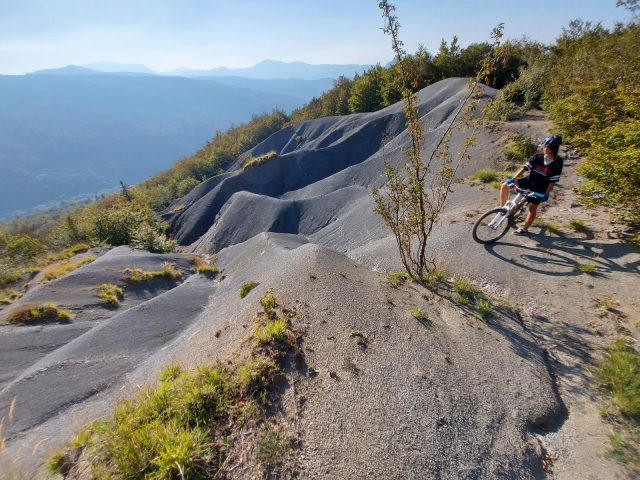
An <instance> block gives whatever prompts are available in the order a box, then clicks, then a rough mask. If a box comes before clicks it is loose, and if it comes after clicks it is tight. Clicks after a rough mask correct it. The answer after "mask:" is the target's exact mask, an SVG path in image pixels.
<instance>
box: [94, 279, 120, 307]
mask: <svg viewBox="0 0 640 480" xmlns="http://www.w3.org/2000/svg"><path fill="white" fill-rule="evenodd" d="M98 298H99V299H101V300H102V301H103V302H104V303H106V304H107V305H110V306H116V305H119V304H120V302H121V301H122V299H123V298H124V289H123V288H122V287H120V286H118V285H115V284H113V283H103V284H102V285H99V286H98Z"/></svg>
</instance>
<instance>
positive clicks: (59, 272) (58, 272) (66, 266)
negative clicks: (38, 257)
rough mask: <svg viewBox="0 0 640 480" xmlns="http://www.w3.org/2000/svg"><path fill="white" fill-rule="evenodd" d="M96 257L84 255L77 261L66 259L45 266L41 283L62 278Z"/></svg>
mask: <svg viewBox="0 0 640 480" xmlns="http://www.w3.org/2000/svg"><path fill="white" fill-rule="evenodd" d="M95 259H96V257H94V256H88V257H84V258H81V259H79V260H76V261H75V262H70V261H67V260H65V261H62V262H59V263H54V264H53V265H49V266H47V267H44V268H43V269H42V275H43V277H44V278H43V279H42V280H41V282H40V283H47V282H50V281H51V280H55V279H56V278H60V277H62V276H63V275H66V274H67V273H69V272H72V271H74V270H76V269H77V268H80V267H81V266H83V265H86V264H87V263H91V262H93V261H94V260H95Z"/></svg>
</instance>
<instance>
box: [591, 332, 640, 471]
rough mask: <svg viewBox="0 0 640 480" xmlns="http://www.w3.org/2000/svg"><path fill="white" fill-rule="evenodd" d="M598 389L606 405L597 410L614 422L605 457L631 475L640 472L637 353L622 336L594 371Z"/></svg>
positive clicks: (639, 374)
mask: <svg viewBox="0 0 640 480" xmlns="http://www.w3.org/2000/svg"><path fill="white" fill-rule="evenodd" d="M595 378H596V381H597V382H598V384H599V386H600V388H602V389H603V390H604V391H605V392H607V394H608V396H609V401H610V406H607V407H603V408H602V409H601V412H603V413H606V416H607V418H608V419H609V420H610V421H612V422H614V427H615V431H614V433H613V434H612V435H611V436H610V437H609V441H610V448H609V451H608V452H607V456H608V457H609V458H612V459H614V460H616V461H618V462H620V463H622V464H624V465H626V466H627V468H628V469H629V470H630V471H631V472H632V473H634V474H639V473H640V355H638V352H636V350H635V349H634V348H633V346H632V344H631V342H630V341H628V340H626V339H619V340H617V341H616V342H615V343H614V344H613V345H612V346H611V347H610V348H609V349H607V351H606V353H605V356H604V358H603V359H602V361H601V362H600V364H599V366H598V368H597V370H596V371H595Z"/></svg>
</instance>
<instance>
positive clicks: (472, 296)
mask: <svg viewBox="0 0 640 480" xmlns="http://www.w3.org/2000/svg"><path fill="white" fill-rule="evenodd" d="M453 291H454V292H455V293H456V297H455V300H456V302H458V303H462V304H464V305H468V304H471V303H474V302H475V300H476V299H477V298H482V290H480V289H479V288H478V287H476V286H475V285H474V284H473V283H471V282H470V281H469V280H468V279H466V278H464V277H459V276H456V277H455V278H454V279H453Z"/></svg>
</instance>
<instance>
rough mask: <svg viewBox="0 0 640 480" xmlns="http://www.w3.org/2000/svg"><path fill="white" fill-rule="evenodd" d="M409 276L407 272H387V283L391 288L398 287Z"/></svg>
mask: <svg viewBox="0 0 640 480" xmlns="http://www.w3.org/2000/svg"><path fill="white" fill-rule="evenodd" d="M410 278H411V277H410V276H409V274H408V273H407V272H389V273H387V283H388V284H389V286H391V287H393V288H398V287H399V286H400V285H402V284H404V282H406V281H407V280H409V279H410Z"/></svg>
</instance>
